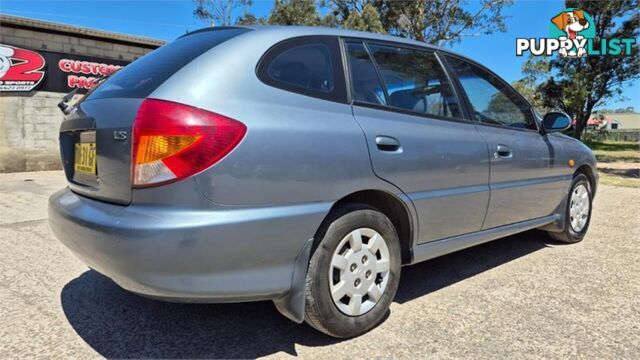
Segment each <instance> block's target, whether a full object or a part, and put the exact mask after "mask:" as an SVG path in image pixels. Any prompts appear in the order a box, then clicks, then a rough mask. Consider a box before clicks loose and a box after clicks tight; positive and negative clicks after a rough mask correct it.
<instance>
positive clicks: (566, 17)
mask: <svg viewBox="0 0 640 360" xmlns="http://www.w3.org/2000/svg"><path fill="white" fill-rule="evenodd" d="M592 21H593V19H592V18H591V16H590V15H589V14H587V13H586V12H585V11H583V10H580V9H566V10H564V11H563V12H561V13H560V14H558V15H556V16H554V17H553V18H552V19H551V23H552V24H553V26H555V28H556V29H557V30H559V31H560V32H561V34H558V32H557V31H555V32H554V31H553V30H554V29H553V26H552V27H551V36H552V37H556V38H558V39H560V41H566V40H567V39H568V40H570V41H571V43H572V44H574V46H572V47H571V49H567V48H566V47H562V48H560V49H559V50H558V54H560V55H561V56H578V57H582V56H585V55H586V54H587V50H586V49H585V47H584V46H580V45H581V44H585V43H586V42H585V41H582V40H583V39H585V38H593V37H594V35H595V28H594V26H592V25H591V22H592ZM588 30H592V31H589V33H588V34H587V31H588ZM574 40H575V41H574Z"/></svg>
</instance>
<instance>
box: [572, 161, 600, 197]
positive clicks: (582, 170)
mask: <svg viewBox="0 0 640 360" xmlns="http://www.w3.org/2000/svg"><path fill="white" fill-rule="evenodd" d="M578 174H583V175H584V176H586V177H587V180H589V186H591V191H592V194H591V196H592V197H594V196H595V195H596V187H597V181H596V175H595V172H594V170H593V168H592V167H591V166H589V165H587V164H583V165H580V166H579V167H578V168H577V169H576V171H575V172H574V173H573V176H574V177H575V176H577V175H578Z"/></svg>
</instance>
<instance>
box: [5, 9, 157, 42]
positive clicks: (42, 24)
mask: <svg viewBox="0 0 640 360" xmlns="http://www.w3.org/2000/svg"><path fill="white" fill-rule="evenodd" d="M0 25H1V26H8V27H17V28H23V29H29V30H36V31H43V32H51V33H57V34H63V35H72V36H79V37H86V38H91V39H95V40H105V41H110V42H117V43H122V44H127V45H137V46H142V47H148V48H151V49H155V48H157V47H159V46H162V45H164V44H165V41H163V40H157V39H151V38H146V37H141V36H132V35H126V34H120V33H115V32H110V31H103V30H96V29H90V28H86V27H81V26H74V25H67V24H61V23H54V22H50V21H43V20H35V19H29V18H23V17H19V16H13V15H6V14H0Z"/></svg>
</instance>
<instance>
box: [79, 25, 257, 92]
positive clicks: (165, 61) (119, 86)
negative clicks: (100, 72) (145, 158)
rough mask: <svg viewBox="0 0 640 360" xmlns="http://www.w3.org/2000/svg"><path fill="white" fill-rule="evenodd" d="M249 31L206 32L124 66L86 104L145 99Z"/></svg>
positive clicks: (221, 30) (191, 36) (97, 89)
mask: <svg viewBox="0 0 640 360" xmlns="http://www.w3.org/2000/svg"><path fill="white" fill-rule="evenodd" d="M248 31H251V30H250V29H242V28H229V29H219V30H209V31H203V32H199V33H195V34H191V35H188V36H184V37H181V38H179V39H177V40H175V41H173V42H171V43H169V44H167V45H164V46H162V47H160V48H158V49H156V50H154V51H152V52H150V53H149V54H147V55H145V56H143V57H141V58H140V59H138V60H136V61H134V62H132V63H131V64H129V65H127V66H125V67H124V68H123V69H122V70H120V71H118V72H117V73H115V74H113V75H112V76H111V77H110V78H109V79H107V80H106V81H105V82H104V83H102V84H101V85H100V86H99V87H97V88H96V89H95V90H94V91H93V92H91V93H90V94H89V95H88V97H87V100H91V99H104V98H117V97H125V98H144V97H147V96H149V95H150V94H151V93H152V92H153V91H154V90H155V89H156V88H158V86H160V84H162V83H163V82H164V81H165V80H167V79H168V78H169V77H170V76H171V75H173V74H175V73H176V72H177V71H178V70H180V69H181V68H182V67H183V66H185V65H186V64H188V63H189V62H191V61H192V60H193V59H195V58H196V57H198V56H200V55H202V54H203V53H204V52H205V51H207V50H209V49H211V48H213V47H215V46H217V45H219V44H221V43H223V42H225V41H227V40H229V39H231V38H233V37H235V36H238V35H240V34H243V33H245V32H248Z"/></svg>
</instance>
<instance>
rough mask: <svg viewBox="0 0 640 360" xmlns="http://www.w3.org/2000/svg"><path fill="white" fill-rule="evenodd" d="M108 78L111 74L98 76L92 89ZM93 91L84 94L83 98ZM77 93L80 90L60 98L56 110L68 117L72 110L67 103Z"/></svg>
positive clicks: (78, 89) (74, 90) (72, 91)
mask: <svg viewBox="0 0 640 360" xmlns="http://www.w3.org/2000/svg"><path fill="white" fill-rule="evenodd" d="M109 76H111V74H109V75H105V76H100V77H99V78H97V79H96V86H94V87H93V89H95V88H97V87H98V86H99V85H100V84H101V83H102V82H103V81H104V80H105V79H106V78H108V77H109ZM93 89H91V90H89V91H88V92H87V93H86V94H85V96H87V95H88V94H89V93H90V92H91V91H92V90H93ZM78 91H80V88H75V89H73V90H71V92H69V93H68V94H67V95H65V96H64V97H63V98H62V100H61V101H60V102H59V103H58V109H60V111H62V112H63V113H64V114H65V115H68V114H69V113H70V112H71V109H73V106H70V105H69V101H70V100H71V99H73V97H74V96H75V95H76V94H77V93H78Z"/></svg>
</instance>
